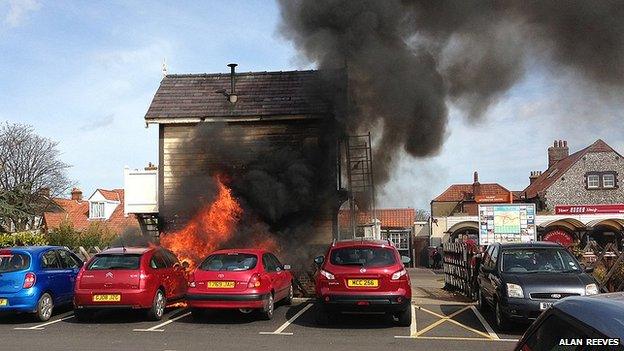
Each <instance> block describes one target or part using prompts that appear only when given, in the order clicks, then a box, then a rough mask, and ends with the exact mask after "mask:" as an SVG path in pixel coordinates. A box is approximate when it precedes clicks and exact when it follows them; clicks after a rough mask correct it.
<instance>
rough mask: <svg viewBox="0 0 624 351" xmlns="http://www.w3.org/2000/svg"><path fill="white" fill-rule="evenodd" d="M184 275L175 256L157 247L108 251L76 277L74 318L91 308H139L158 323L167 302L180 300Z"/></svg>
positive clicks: (82, 316) (86, 316)
mask: <svg viewBox="0 0 624 351" xmlns="http://www.w3.org/2000/svg"><path fill="white" fill-rule="evenodd" d="M186 286H187V280H186V273H185V271H184V267H182V265H181V264H180V262H179V261H178V259H177V257H176V256H175V255H174V254H173V253H172V252H171V251H169V250H166V249H164V248H161V247H150V248H136V247H133V248H130V247H127V248H122V247H117V248H111V249H108V250H104V251H102V252H101V253H99V254H97V255H95V256H93V257H92V258H91V259H90V260H89V261H88V262H87V263H86V264H85V265H84V266H83V267H82V269H81V270H80V272H79V273H78V277H77V278H76V288H75V292H74V307H75V311H74V313H75V315H76V318H77V319H80V320H86V319H90V318H91V314H92V312H93V310H94V309H108V308H132V309H143V310H145V311H146V312H147V316H148V318H149V319H151V320H160V319H161V318H162V316H163V313H164V309H165V307H166V305H167V303H168V302H171V301H174V300H179V299H182V298H184V295H185V294H186Z"/></svg>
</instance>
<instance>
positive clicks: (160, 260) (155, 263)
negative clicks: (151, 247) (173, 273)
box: [150, 250, 167, 269]
mask: <svg viewBox="0 0 624 351" xmlns="http://www.w3.org/2000/svg"><path fill="white" fill-rule="evenodd" d="M150 266H151V267H152V268H154V269H160V268H167V262H166V261H165V256H164V255H163V254H162V252H161V251H160V250H158V251H156V252H154V256H152V260H151V261H150Z"/></svg>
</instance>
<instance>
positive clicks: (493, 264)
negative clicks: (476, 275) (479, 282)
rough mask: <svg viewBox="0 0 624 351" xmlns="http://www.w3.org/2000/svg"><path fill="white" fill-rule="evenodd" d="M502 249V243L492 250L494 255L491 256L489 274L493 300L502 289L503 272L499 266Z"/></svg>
mask: <svg viewBox="0 0 624 351" xmlns="http://www.w3.org/2000/svg"><path fill="white" fill-rule="evenodd" d="M500 251H501V246H500V244H498V245H496V246H494V250H492V257H491V258H490V273H489V274H488V281H489V282H490V287H489V289H490V294H489V295H490V297H491V299H492V300H493V299H494V297H495V296H496V295H497V294H498V293H500V289H501V274H500V271H499V268H498V266H499V265H498V261H499V260H498V257H499V256H500Z"/></svg>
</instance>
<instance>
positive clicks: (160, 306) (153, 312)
mask: <svg viewBox="0 0 624 351" xmlns="http://www.w3.org/2000/svg"><path fill="white" fill-rule="evenodd" d="M166 305H167V299H166V298H165V293H163V291H162V290H160V289H158V290H157V291H156V295H154V300H153V301H152V307H151V308H150V309H149V311H148V312H147V318H149V319H150V320H152V321H159V320H161V319H162V316H163V314H165V306H166Z"/></svg>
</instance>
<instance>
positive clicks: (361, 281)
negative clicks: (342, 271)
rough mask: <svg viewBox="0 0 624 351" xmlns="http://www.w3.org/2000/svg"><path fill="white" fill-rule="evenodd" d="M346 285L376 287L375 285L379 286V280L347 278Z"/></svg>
mask: <svg viewBox="0 0 624 351" xmlns="http://www.w3.org/2000/svg"><path fill="white" fill-rule="evenodd" d="M347 286H351V287H377V286H379V280H377V279H349V280H347Z"/></svg>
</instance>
